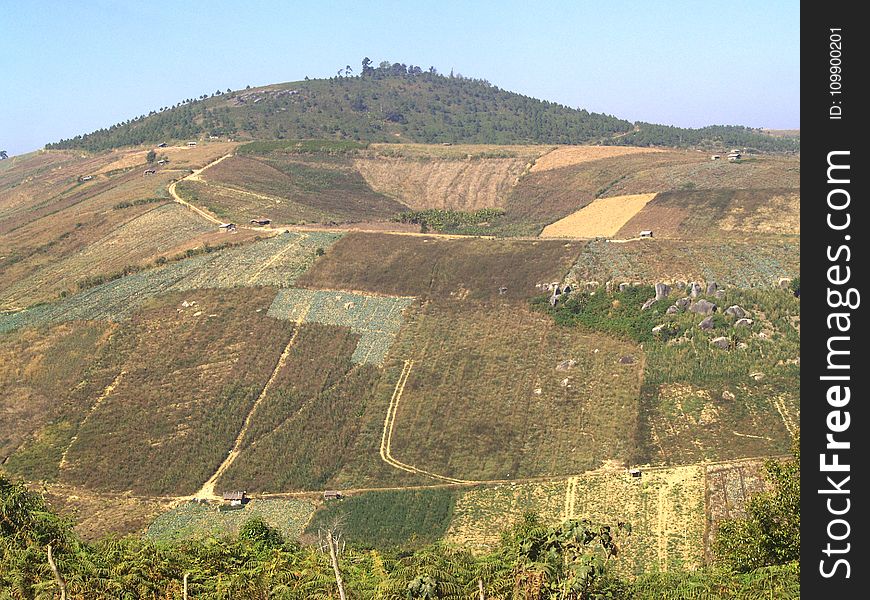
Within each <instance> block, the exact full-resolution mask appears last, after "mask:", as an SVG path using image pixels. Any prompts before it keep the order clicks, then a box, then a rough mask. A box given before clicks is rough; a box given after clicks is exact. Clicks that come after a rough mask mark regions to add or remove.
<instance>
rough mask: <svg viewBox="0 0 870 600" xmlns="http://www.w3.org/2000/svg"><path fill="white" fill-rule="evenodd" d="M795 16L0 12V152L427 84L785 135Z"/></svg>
mask: <svg viewBox="0 0 870 600" xmlns="http://www.w3.org/2000/svg"><path fill="white" fill-rule="evenodd" d="M799 7H800V2H799V0H792V1H784V0H764V1H760V0H730V1H728V2H701V1H678V0H672V1H671V0H652V1H650V0H646V1H628V0H607V1H605V2H601V1H600V0H598V1H595V2H592V1H586V0H573V1H570V0H566V1H551V2H528V1H527V0H501V1H498V2H488V1H487V2H484V1H478V2H474V1H465V2H459V1H452V0H444V1H440V2H437V3H434V2H419V1H415V0H405V1H404V2H394V1H381V2H359V1H357V2H351V1H346V2H338V1H336V2H329V1H319V2H310V1H309V2H297V1H290V0H284V1H278V0H275V1H272V2H266V1H262V0H243V1H239V0H235V1H226V0H209V1H200V0H176V1H175V2H142V1H141V0H139V1H135V2H134V1H126V0H116V1H110V0H76V1H74V2H73V1H70V0H62V1H55V0H27V1H26V2H21V1H20V0H0V41H2V44H3V46H4V49H3V52H2V53H0V94H2V96H0V97H2V105H0V149H2V150H7V151H8V153H9V154H10V155H16V154H21V153H24V152H29V151H32V150H35V149H38V148H41V147H42V146H43V145H44V144H46V143H49V142H53V141H57V140H59V139H61V138H68V137H73V136H75V135H77V134H81V133H87V132H90V131H93V130H95V129H99V128H101V127H107V126H109V125H112V124H113V123H117V122H120V121H124V120H126V119H128V118H131V117H135V116H138V115H140V114H146V113H147V112H148V111H150V110H155V109H158V108H160V107H161V106H167V105H172V104H175V103H176V102H178V101H180V100H183V99H184V98H189V97H195V96H200V95H202V94H205V93H208V94H211V93H212V92H214V91H216V90H218V89H221V90H226V89H227V88H232V89H239V88H243V87H245V86H246V85H251V86H258V85H266V84H270V83H280V82H286V81H297V80H301V79H303V78H304V77H306V76H308V77H311V78H316V77H330V76H332V75H335V74H336V72H337V71H338V69H340V68H343V67H344V66H346V65H348V64H349V65H351V66H352V67H353V68H354V71H355V72H358V71H359V65H360V62H361V60H362V59H363V57H366V56H367V57H369V58H371V59H372V60H373V61H374V62H375V63H376V64H377V63H379V62H380V61H382V60H389V61H390V62H401V63H406V64H414V65H420V66H422V67H423V68H428V67H429V66H435V67H436V68H437V69H438V70H439V72H442V73H449V72H450V70H451V69H452V70H454V71H455V72H458V73H462V74H463V75H465V76H469V77H478V78H484V79H487V80H488V81H490V82H491V83H492V84H494V85H497V86H498V87H500V88H502V89H506V90H510V91H514V92H519V93H522V94H525V95H527V96H533V97H536V98H541V99H544V100H550V101H553V102H559V103H561V104H565V105H567V106H571V107H575V108H585V109H587V110H590V111H594V112H603V113H607V114H611V115H614V116H617V117H620V118H624V119H628V120H631V121H647V122H652V123H663V124H668V125H678V126H682V127H701V126H704V125H713V124H735V125H747V126H750V127H768V128H772V129H797V128H799V127H800V97H799V88H800V72H799V70H800V69H799V67H800V46H799V31H800V10H799Z"/></svg>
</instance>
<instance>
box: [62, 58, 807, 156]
mask: <svg viewBox="0 0 870 600" xmlns="http://www.w3.org/2000/svg"><path fill="white" fill-rule="evenodd" d="M363 64H364V66H363V69H362V72H361V73H360V74H359V75H357V76H352V69H351V70H345V69H343V70H342V71H341V73H340V75H338V76H335V77H330V78H328V79H310V80H309V79H307V78H306V80H305V81H295V82H289V83H282V84H275V85H269V86H264V87H257V88H250V87H249V88H246V89H244V90H236V91H233V90H229V89H228V90H226V91H225V92H224V91H221V90H218V91H216V92H214V93H212V94H210V95H209V94H204V95H202V96H200V97H198V98H188V99H184V100H182V101H181V102H179V103H178V104H176V105H174V106H172V107H162V108H160V109H159V110H154V111H151V112H150V113H149V114H148V115H142V116H138V117H135V118H132V119H128V120H127V121H124V122H123V123H118V124H115V125H112V126H111V127H108V128H104V129H100V130H97V131H94V132H92V133H88V134H85V135H79V136H76V137H74V138H72V139H68V140H61V141H59V142H56V143H53V144H48V145H46V148H47V149H81V150H87V151H91V152H98V151H101V150H108V149H111V148H119V147H123V146H130V145H138V144H158V143H160V142H165V141H171V140H186V139H192V138H199V137H208V136H215V137H227V136H228V137H232V138H235V139H241V140H260V139H294V138H330V139H348V140H365V141H368V142H419V143H452V144H457V143H464V144H605V143H606V144H612V145H627V146H671V147H698V148H707V147H711V148H719V147H721V146H729V147H730V146H735V147H741V148H751V149H756V150H760V151H780V152H782V151H785V152H793V151H797V150H798V149H799V147H800V142H799V139H794V138H791V137H773V136H770V135H766V134H764V133H762V132H761V131H760V130H756V129H751V128H747V127H741V126H709V127H704V128H700V129H686V128H679V127H671V126H664V125H655V124H650V123H641V122H638V123H631V122H629V121H627V120H625V119H619V118H617V117H614V116H610V115H606V114H600V113H592V112H588V111H586V110H584V109H579V108H570V107H567V106H563V105H561V104H557V103H554V102H549V101H546V100H539V99H536V98H531V97H528V96H524V95H522V94H518V93H514V92H510V91H506V90H502V89H499V88H498V87H497V86H494V85H492V84H491V83H490V82H488V81H486V80H485V79H473V78H468V77H463V76H462V75H454V74H453V73H452V72H451V73H450V75H447V76H445V75H441V74H439V73H437V71H436V70H435V69H434V67H433V68H430V69H429V70H427V71H424V70H422V69H421V68H420V67H416V66H413V65H411V66H408V65H405V64H400V63H393V64H390V63H389V62H386V61H385V62H383V63H381V65H380V66H379V67H377V68H375V67H372V66H371V65H370V64H366V62H365V61H364V63H363Z"/></svg>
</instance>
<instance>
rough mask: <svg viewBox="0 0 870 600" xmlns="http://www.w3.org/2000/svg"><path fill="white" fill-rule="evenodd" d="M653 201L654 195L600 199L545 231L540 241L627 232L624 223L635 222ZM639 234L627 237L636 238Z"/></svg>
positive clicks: (635, 233)
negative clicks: (551, 238) (549, 238)
mask: <svg viewBox="0 0 870 600" xmlns="http://www.w3.org/2000/svg"><path fill="white" fill-rule="evenodd" d="M653 198H655V194H635V195H632V196H608V197H607V198H599V199H598V200H595V201H594V202H591V203H589V204H587V205H586V206H584V207H583V208H581V209H580V210H578V211H577V212H575V213H573V214H570V215H568V216H567V217H565V218H564V219H560V220H558V221H556V222H555V223H552V224H550V225H547V226H546V227H544V230H543V231H542V232H541V237H542V238H548V237H556V238H559V237H561V238H595V237H611V236H614V235H617V231H625V230H626V229H628V227H627V226H626V223H630V222H632V221H634V220H635V219H634V218H633V217H635V216H636V215H637V214H638V212H642V211H643V208H644V207H645V206H646V205H647V203H648V202H650V201H651V200H652V199H653ZM639 231H640V230H638V231H637V232H634V234H633V235H631V236H630V237H635V236H636V235H638V232H639ZM623 235H625V234H623Z"/></svg>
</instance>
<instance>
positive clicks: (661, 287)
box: [656, 283, 671, 300]
mask: <svg viewBox="0 0 870 600" xmlns="http://www.w3.org/2000/svg"><path fill="white" fill-rule="evenodd" d="M670 293H671V286H669V285H668V284H666V283H657V284H656V300H662V299H664V298H667V297H668V294H670Z"/></svg>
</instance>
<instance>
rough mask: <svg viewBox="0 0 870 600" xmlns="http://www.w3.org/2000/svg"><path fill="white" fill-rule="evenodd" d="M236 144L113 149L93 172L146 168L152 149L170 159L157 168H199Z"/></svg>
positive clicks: (231, 149) (212, 143)
mask: <svg viewBox="0 0 870 600" xmlns="http://www.w3.org/2000/svg"><path fill="white" fill-rule="evenodd" d="M236 146H238V143H235V142H209V143H203V142H200V143H198V144H197V146H196V147H194V148H188V147H187V146H167V147H166V148H156V147H154V148H151V147H149V148H146V149H144V150H138V149H123V150H111V151H109V152H108V153H107V154H106V156H107V157H108V158H110V159H113V160H111V162H108V163H107V164H106V165H105V166H103V167H101V168H100V169H99V170H97V171H95V172H94V173H93V174H97V175H99V174H103V173H106V172H108V171H114V170H117V169H129V168H131V167H135V166H142V167H143V168H144V167H145V165H146V160H145V156H146V155H147V154H148V152H149V151H151V150H152V149H153V150H154V151H155V152H156V153H157V154H158V156H162V155H164V154H165V155H166V158H168V159H169V163H168V164H166V165H163V166H158V165H155V168H157V169H160V170H166V169H197V168H200V167H204V166H205V165H207V164H208V163H210V162H211V161H213V160H215V159H216V158H220V157H221V156H223V155H225V154H227V153H229V152H232V151H233V150H234V149H235V147H236Z"/></svg>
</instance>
